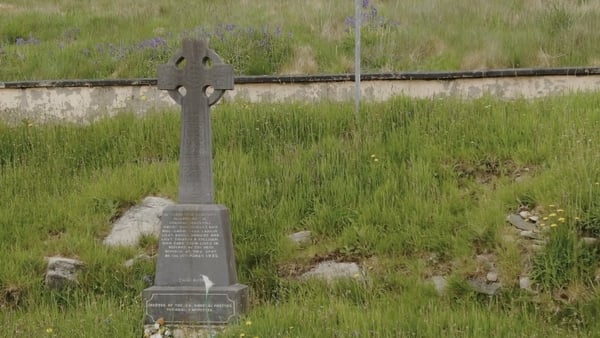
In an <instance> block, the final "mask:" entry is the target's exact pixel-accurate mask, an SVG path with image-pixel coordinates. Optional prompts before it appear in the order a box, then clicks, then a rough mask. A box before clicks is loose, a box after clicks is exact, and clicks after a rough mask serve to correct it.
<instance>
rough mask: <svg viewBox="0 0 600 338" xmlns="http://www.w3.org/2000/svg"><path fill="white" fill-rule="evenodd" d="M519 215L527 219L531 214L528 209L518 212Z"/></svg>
mask: <svg viewBox="0 0 600 338" xmlns="http://www.w3.org/2000/svg"><path fill="white" fill-rule="evenodd" d="M519 216H521V218H522V219H528V218H529V217H530V216H531V213H530V212H529V211H528V210H523V211H520V212H519Z"/></svg>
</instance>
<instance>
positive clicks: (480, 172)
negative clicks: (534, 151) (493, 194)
mask: <svg viewBox="0 0 600 338" xmlns="http://www.w3.org/2000/svg"><path fill="white" fill-rule="evenodd" d="M452 169H453V171H454V172H455V173H456V174H457V177H458V178H459V180H461V182H462V181H464V180H475V181H476V182H477V183H479V184H491V183H493V182H494V181H495V180H496V179H498V178H501V177H510V178H512V179H513V180H519V179H521V178H523V177H524V176H528V175H531V173H532V166H519V165H517V164H516V163H515V162H513V161H512V160H498V159H483V160H479V161H459V162H456V163H454V164H452Z"/></svg>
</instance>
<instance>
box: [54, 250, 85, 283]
mask: <svg viewBox="0 0 600 338" xmlns="http://www.w3.org/2000/svg"><path fill="white" fill-rule="evenodd" d="M46 260H47V261H48V268H47V270H46V280H45V282H46V287H47V288H48V289H50V290H62V289H65V288H68V287H74V286H77V274H78V272H79V271H80V270H81V269H82V268H83V267H84V265H85V264H84V263H83V262H82V261H80V260H77V259H73V258H65V257H56V256H55V257H46Z"/></svg>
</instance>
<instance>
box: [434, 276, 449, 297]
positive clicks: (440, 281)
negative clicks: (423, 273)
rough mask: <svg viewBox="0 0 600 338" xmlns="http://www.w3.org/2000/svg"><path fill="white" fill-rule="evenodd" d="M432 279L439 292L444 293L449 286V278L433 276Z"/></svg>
mask: <svg viewBox="0 0 600 338" xmlns="http://www.w3.org/2000/svg"><path fill="white" fill-rule="evenodd" d="M431 281H432V282H433V286H434V287H435V290H436V291H437V292H438V294H440V295H441V294H443V293H444V292H445V291H446V288H447V287H448V280H447V279H446V277H444V276H432V277H431Z"/></svg>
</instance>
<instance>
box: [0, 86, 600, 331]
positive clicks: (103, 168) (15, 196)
mask: <svg viewBox="0 0 600 338" xmlns="http://www.w3.org/2000/svg"><path fill="white" fill-rule="evenodd" d="M596 106H597V97H596V96H594V95H573V96H568V97H562V98H554V99H545V100H543V101H541V100H540V101H533V102H527V101H521V100H517V101H511V102H501V101H495V100H493V99H490V98H483V99H480V100H476V101H472V102H462V101H457V100H451V99H445V100H414V99H408V98H397V99H394V100H392V101H390V102H386V103H376V104H375V103H374V104H368V105H366V106H365V109H364V116H362V117H361V121H363V122H364V123H363V124H362V125H357V124H356V123H355V121H356V120H355V118H354V115H353V114H352V107H350V106H346V105H332V104H325V103H323V104H318V105H311V106H309V105H260V106H259V105H251V104H231V105H230V104H223V105H219V106H218V107H215V109H214V112H213V119H214V123H213V135H214V143H213V144H214V147H215V151H214V154H215V158H214V168H215V170H214V173H215V193H216V194H215V195H216V201H217V202H218V203H222V204H225V205H227V206H228V208H229V209H230V212H231V222H232V225H233V227H232V228H233V232H234V243H235V250H236V258H237V266H238V270H239V271H238V275H239V278H240V280H241V282H243V283H245V284H248V285H250V287H251V290H252V304H253V307H252V311H251V312H250V313H249V314H248V318H247V319H244V321H250V322H251V323H252V324H251V325H245V324H244V322H242V323H241V324H240V325H239V326H233V327H232V328H231V329H230V330H228V331H226V332H224V333H223V335H224V336H239V334H241V333H244V334H246V335H247V336H254V335H258V336H265V337H266V336H273V335H278V334H290V333H293V334H294V335H297V336H323V335H330V334H331V335H333V334H342V335H347V334H350V335H352V334H359V335H381V336H386V335H387V336H390V335H391V336H394V335H409V334H413V333H414V334H417V333H418V334H420V335H424V336H439V335H440V334H442V332H453V333H454V334H456V335H462V336H473V337H476V336H481V335H482V334H495V335H509V334H510V332H512V331H514V330H516V327H515V325H518V329H519V330H521V331H519V332H524V335H525V336H531V335H535V334H542V333H543V334H545V335H549V336H560V335H565V334H567V335H568V334H574V333H575V332H577V334H579V335H586V334H589V335H592V334H591V333H592V332H595V331H594V330H596V328H597V325H596V324H595V323H594V322H593V321H592V320H590V318H593V313H594V312H593V311H594V310H593V306H591V305H589V304H593V303H594V302H597V296H596V294H595V291H594V286H596V284H597V280H596V275H595V274H596V268H597V266H598V253H597V251H596V247H595V246H586V245H584V244H583V243H582V242H581V239H582V238H583V237H585V236H596V234H597V224H596V223H597V215H598V210H597V209H598V207H597V203H596V201H597V197H598V194H599V193H600V189H599V188H598V185H597V184H596V182H598V179H599V178H600V173H599V172H598V170H597V169H596V168H598V167H600V166H599V165H597V164H598V163H597V162H598V157H597V156H596V153H597V145H598V144H599V142H600V140H599V139H598V136H597V133H596V132H595V130H596V129H595V128H596V126H597V125H598V124H599V123H600V121H599V120H598V116H597V114H596V111H595V108H593V107H596ZM324 112H326V113H324ZM483 117H485V118H483ZM179 121H180V120H179V114H177V113H170V112H165V113H162V114H155V115H150V116H147V117H144V118H137V117H134V116H133V115H122V116H118V117H116V118H114V119H106V120H102V121H99V122H97V123H94V124H92V125H89V126H76V125H36V124H33V123H31V122H28V121H24V122H23V124H21V125H19V126H15V127H8V126H0V129H1V132H0V159H1V162H0V184H1V185H2V186H3V187H4V189H2V190H1V192H0V198H1V199H2V200H3V201H6V202H5V204H4V206H5V208H2V209H0V239H2V242H3V243H6V245H4V246H3V247H2V248H1V249H0V251H1V252H2V255H3V257H5V259H3V260H1V261H0V262H1V263H0V307H2V308H3V311H4V312H3V316H4V317H3V321H4V322H3V324H4V325H3V326H4V328H5V329H6V330H8V332H11V333H12V334H13V335H17V336H18V335H32V334H36V335H39V334H43V335H46V334H48V333H47V332H46V330H47V329H51V330H52V332H51V334H53V335H57V336H61V335H69V334H70V335H77V333H76V332H79V331H81V330H82V329H85V330H86V332H100V331H101V332H103V333H98V334H97V335H96V336H108V335H109V333H110V334H113V335H135V334H139V332H141V331H140V330H141V328H139V327H138V325H137V323H139V322H137V321H135V320H132V318H142V311H143V306H142V304H141V303H140V298H139V295H140V293H141V290H143V289H144V288H145V287H146V285H147V280H148V279H149V278H151V277H149V276H151V275H152V274H153V271H154V262H153V261H151V260H150V261H139V262H137V263H136V264H134V265H133V266H132V267H130V268H127V267H125V266H124V265H123V263H124V262H125V261H126V260H128V259H131V258H133V257H136V256H138V255H141V254H144V253H146V254H148V255H153V254H155V252H156V239H152V238H143V239H142V240H141V241H140V243H139V246H138V247H136V248H125V249H117V250H115V249H107V248H104V247H103V246H102V245H99V242H101V240H102V238H103V236H104V235H105V234H106V233H107V231H108V229H109V228H110V223H111V221H112V220H113V219H114V217H117V216H118V215H119V214H120V213H122V212H123V210H124V208H127V207H128V206H130V205H133V204H134V203H136V202H138V201H140V200H141V199H142V198H143V197H145V196H147V195H150V194H157V195H162V196H167V197H169V196H170V197H173V196H176V194H177V181H176V180H177V159H178V150H177V149H178V147H179V140H178V136H177V135H178V132H179ZM539 131H543V133H542V134H540V132H539ZM540 135H543V138H541V136H540ZM541 139H543V142H540V140H541ZM557 154H563V155H561V156H557ZM524 168H529V169H530V170H529V171H526V170H524ZM520 173H523V175H525V176H524V177H520V176H518V175H517V174H520ZM516 178H520V179H519V180H516ZM550 201H552V202H550ZM555 201H558V202H559V203H558V202H555ZM515 203H518V204H520V205H521V206H524V207H528V208H531V209H533V208H536V207H537V206H541V205H545V206H547V207H545V208H543V214H542V215H541V216H542V217H547V219H546V220H543V221H544V223H545V225H544V226H543V227H544V228H547V229H548V230H546V232H545V233H546V234H547V236H548V237H547V242H546V244H545V246H544V248H543V250H541V251H540V252H539V253H537V254H536V255H535V256H532V257H531V262H532V265H533V272H532V278H533V279H534V281H535V282H536V284H535V285H536V287H538V288H539V290H540V291H541V294H542V295H554V294H558V295H559V296H558V297H559V299H561V298H560V295H561V294H564V295H565V296H564V297H566V299H567V301H565V302H560V301H554V300H544V298H543V297H542V298H541V300H540V299H534V296H533V295H530V294H527V293H523V292H521V293H520V292H519V290H518V289H515V286H514V284H515V281H512V280H509V279H508V278H509V276H513V277H516V276H518V275H519V273H520V272H521V270H520V268H521V267H522V264H523V261H522V260H523V259H524V258H523V257H522V256H521V255H522V252H521V251H520V250H519V247H518V246H515V247H514V248H512V247H510V246H509V247H504V245H505V244H499V241H500V239H502V238H503V236H504V235H503V234H504V232H505V230H506V228H507V227H509V226H508V225H507V224H505V223H504V219H505V217H506V212H507V210H510V209H512V208H514V207H515ZM551 204H554V205H553V206H550V205H551ZM559 205H560V206H563V205H564V206H565V207H559ZM553 224H556V225H555V226H553ZM298 230H310V231H312V233H313V239H312V241H311V243H310V244H309V245H305V246H301V247H295V246H293V245H291V244H290V243H288V242H287V241H286V240H285V237H287V235H288V234H289V233H291V232H293V231H298ZM500 250H504V251H501V253H502V254H500V255H498V265H499V266H500V267H502V269H501V270H499V271H500V280H501V281H502V282H503V285H505V286H504V287H503V290H506V291H505V292H506V293H507V294H508V295H515V296H518V297H517V298H518V299H517V300H515V299H513V298H512V297H511V296H506V297H505V296H499V297H493V298H492V299H490V298H487V296H486V297H484V298H482V297H479V296H478V295H476V294H474V292H473V290H472V289H471V288H469V286H468V285H467V284H465V282H464V277H465V276H469V275H470V274H471V273H473V271H472V269H473V268H475V267H474V263H473V262H472V259H473V257H474V256H475V255H478V254H481V253H494V252H496V251H500ZM54 254H60V255H64V256H68V257H77V258H79V259H81V260H83V261H84V262H86V269H85V270H84V271H83V273H82V274H81V277H80V284H79V287H78V289H76V290H72V291H70V292H69V293H56V294H49V293H48V292H47V291H45V290H44V288H43V271H44V260H43V257H45V256H49V255H54ZM324 257H330V258H334V259H336V260H340V261H355V262H359V263H361V264H362V266H363V267H364V271H365V278H366V281H365V282H364V283H362V282H360V283H359V282H358V281H343V282H341V283H340V284H337V285H333V286H324V285H321V284H319V282H311V281H298V280H296V279H294V278H293V276H296V275H297V273H294V271H297V272H298V273H300V272H302V271H306V270H307V269H309V268H310V265H311V264H313V263H311V262H315V261H316V260H318V259H319V258H324ZM427 257H429V258H427ZM432 257H433V258H432ZM291 262H293V263H291ZM288 270H289V271H288ZM292 270H293V271H292ZM435 272H443V273H445V274H448V276H449V279H450V282H451V283H450V285H449V291H448V294H447V295H446V296H441V297H440V296H438V295H436V293H435V291H434V290H432V289H431V287H430V286H429V285H428V282H427V279H428V278H429V277H430V276H431V275H432V273H435ZM502 272H506V274H505V275H503V274H502ZM503 276H506V277H503ZM502 278H507V279H506V280H503V279H502ZM503 293H504V291H503ZM536 302H538V303H536ZM519 304H521V305H519ZM532 304H541V305H540V306H539V307H536V306H534V305H532ZM567 305H568V306H567ZM555 306H558V308H559V309H561V311H558V312H557V311H555V310H554V309H555ZM308 309H309V310H308ZM569 309H570V310H569ZM430 317H431V318H433V317H435V318H436V319H435V321H429V320H425V319H424V318H430ZM20 318H26V319H27V321H28V323H29V324H28V325H24V324H23V322H22V321H20ZM397 318H405V319H406V320H404V321H402V323H398V320H397ZM517 318H518V320H517ZM547 318H552V320H551V324H550V325H548V324H547ZM106 320H109V321H108V322H107V321H106ZM305 322H310V323H315V324H314V325H311V326H306V325H302V323H305ZM31 323H33V324H31ZM515 323H516V324H515ZM106 325H108V326H109V327H110V329H106V331H102V330H101V329H99V328H100V327H104V326H106ZM104 332H109V333H106V335H105V333H104ZM92 336H93V335H92Z"/></svg>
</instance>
